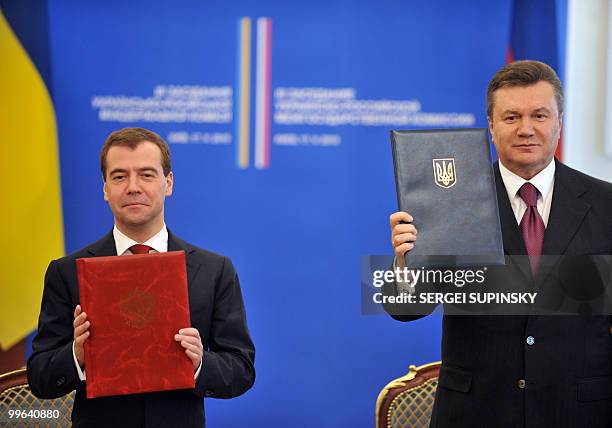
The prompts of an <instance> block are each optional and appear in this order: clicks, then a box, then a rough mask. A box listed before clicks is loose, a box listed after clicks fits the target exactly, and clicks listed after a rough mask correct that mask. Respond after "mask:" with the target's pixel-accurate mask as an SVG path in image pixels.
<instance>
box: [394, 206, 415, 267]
mask: <svg viewBox="0 0 612 428" xmlns="http://www.w3.org/2000/svg"><path fill="white" fill-rule="evenodd" d="M412 220H413V219H412V216H411V215H410V214H408V213H406V212H403V211H399V212H396V213H393V214H391V218H390V222H391V245H393V249H394V250H395V257H396V258H397V262H398V264H399V265H403V264H404V254H406V253H407V252H409V251H410V250H412V249H413V248H414V242H415V241H416V239H417V234H418V231H417V230H416V227H414V225H413V224H411V223H412ZM402 222H403V223H402ZM408 223H410V224H408Z"/></svg>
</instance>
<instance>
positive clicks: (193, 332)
mask: <svg viewBox="0 0 612 428" xmlns="http://www.w3.org/2000/svg"><path fill="white" fill-rule="evenodd" d="M174 340H176V341H177V342H180V343H181V346H182V347H183V348H185V354H187V356H188V357H189V359H190V360H191V362H192V363H193V370H194V371H196V370H197V369H198V367H199V366H200V362H201V361H202V356H203V355H204V346H203V345H202V339H201V338H200V332H198V330H197V329H195V328H192V327H190V328H182V329H180V330H179V332H178V334H175V335H174Z"/></svg>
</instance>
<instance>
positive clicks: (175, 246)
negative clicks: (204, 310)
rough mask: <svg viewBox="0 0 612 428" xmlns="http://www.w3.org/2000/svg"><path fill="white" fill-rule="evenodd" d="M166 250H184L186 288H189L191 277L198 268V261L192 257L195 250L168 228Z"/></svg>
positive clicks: (193, 276)
mask: <svg viewBox="0 0 612 428" xmlns="http://www.w3.org/2000/svg"><path fill="white" fill-rule="evenodd" d="M168 251H185V263H186V265H187V288H188V289H191V285H192V284H193V278H195V275H196V273H197V272H198V270H199V269H200V263H198V262H197V261H196V259H195V257H194V254H193V253H194V252H195V250H194V249H193V248H192V247H191V246H190V245H189V244H187V243H186V242H185V241H183V240H181V239H179V238H177V237H176V235H174V234H173V233H172V232H170V230H168Z"/></svg>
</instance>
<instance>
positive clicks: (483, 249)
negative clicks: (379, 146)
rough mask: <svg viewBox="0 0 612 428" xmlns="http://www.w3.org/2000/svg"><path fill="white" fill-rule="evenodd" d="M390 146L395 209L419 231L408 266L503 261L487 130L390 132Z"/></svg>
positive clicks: (496, 263)
mask: <svg viewBox="0 0 612 428" xmlns="http://www.w3.org/2000/svg"><path fill="white" fill-rule="evenodd" d="M391 145H392V148H393V162H394V167H395V183H396V186H397V199H398V205H399V209H400V210H401V211H406V212H408V213H410V215H412V217H413V218H414V225H415V226H416V228H417V230H418V232H419V235H418V239H417V241H416V244H415V246H414V248H413V249H412V251H410V252H409V253H408V254H409V255H408V257H407V260H406V261H407V263H408V265H409V266H426V267H427V266H441V265H444V266H476V265H503V264H504V250H503V243H502V234H501V226H500V221H499V210H498V205H497V195H496V191H495V179H494V175H493V167H492V164H491V153H490V151H489V139H488V135H487V130H486V129H444V130H424V131H391ZM431 256H434V257H431Z"/></svg>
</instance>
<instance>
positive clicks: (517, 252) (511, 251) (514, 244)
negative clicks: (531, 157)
mask: <svg viewBox="0 0 612 428" xmlns="http://www.w3.org/2000/svg"><path fill="white" fill-rule="evenodd" d="M493 171H494V173H495V185H496V187H497V204H498V206H499V217H500V222H501V227H502V238H503V241H504V252H505V253H506V255H508V256H526V255H527V249H526V248H525V242H524V241H523V235H521V230H520V229H519V226H518V223H517V222H516V217H515V216H514V212H513V211H512V207H511V206H510V200H509V199H508V191H507V190H506V186H505V184H504V181H503V180H502V178H501V174H500V172H499V163H498V162H495V165H494V166H493ZM509 259H510V260H511V261H512V262H513V263H514V264H515V265H516V266H517V267H518V269H519V270H520V271H521V273H522V274H523V276H525V278H526V279H527V280H528V281H532V275H531V268H530V266H529V261H528V258H527V257H509Z"/></svg>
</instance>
